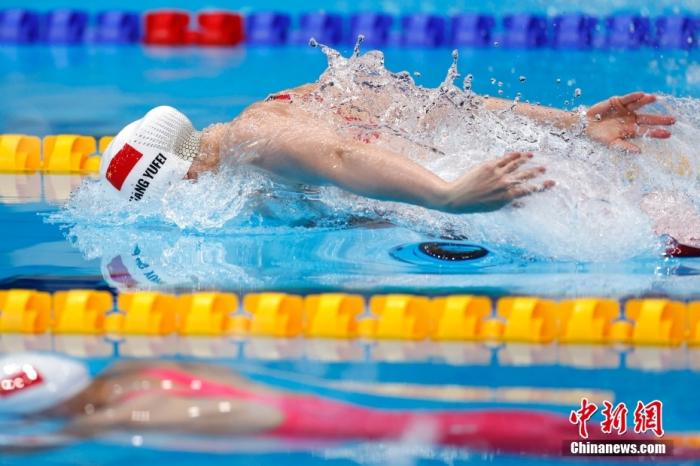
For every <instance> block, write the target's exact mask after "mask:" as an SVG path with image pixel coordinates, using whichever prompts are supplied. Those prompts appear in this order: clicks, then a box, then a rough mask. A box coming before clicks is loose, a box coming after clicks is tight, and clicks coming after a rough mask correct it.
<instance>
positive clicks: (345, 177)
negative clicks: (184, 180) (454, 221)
mask: <svg viewBox="0 0 700 466" xmlns="http://www.w3.org/2000/svg"><path fill="white" fill-rule="evenodd" d="M269 127H274V128H275V131H274V133H273V134H270V135H261V133H260V127H259V126H258V127H257V128H256V129H257V132H256V135H255V137H256V138H260V136H263V138H265V140H266V142H265V144H264V146H262V147H260V146H261V144H258V145H257V146H258V149H257V156H256V157H254V158H252V159H250V163H252V164H253V165H256V166H258V167H260V168H263V169H265V170H267V171H269V172H272V173H274V174H276V175H278V176H281V177H283V178H286V179H287V180H289V181H293V182H300V183H309V184H317V185H323V184H333V185H336V186H339V187H341V188H343V189H345V190H347V191H350V192H352V193H355V194H358V195H361V196H365V197H371V198H374V199H379V200H385V201H397V202H405V203H410V204H416V205H420V206H423V207H427V208H431V209H436V210H441V211H445V212H453V213H472V212H485V211H491V210H497V209H499V208H501V207H503V206H505V205H506V204H508V203H509V202H510V201H512V200H513V199H515V198H519V197H522V196H526V195H528V194H531V193H533V192H536V191H540V190H542V189H547V188H549V187H551V186H553V184H554V183H553V182H545V183H544V184H530V183H529V182H528V181H529V180H531V179H532V178H534V177H536V176H538V175H540V174H542V173H543V172H544V168H542V167H535V168H530V169H527V170H522V171H520V170H519V168H520V166H521V165H523V164H524V163H525V162H527V161H528V160H529V159H530V158H531V157H532V154H527V153H512V154H507V155H506V156H504V157H502V158H500V159H497V160H494V161H490V162H487V163H484V164H481V165H478V166H477V167H475V168H473V169H472V170H469V171H468V172H467V173H465V174H464V175H462V176H461V177H459V178H457V179H456V180H455V181H452V182H448V181H445V180H443V179H442V178H440V177H439V176H437V175H436V174H434V173H433V172H431V171H429V170H427V169H425V168H423V167H422V166H420V165H418V164H417V163H415V162H413V161H411V160H409V159H408V158H407V157H403V156H401V155H399V154H396V153H393V152H391V151H387V150H385V149H382V148H380V147H377V146H375V145H371V144H363V143H359V142H356V141H354V140H349V139H344V138H342V137H340V136H339V135H338V134H337V133H336V132H335V131H333V130H332V128H328V127H323V126H321V125H310V124H308V123H306V124H304V123H301V122H296V121H288V122H286V123H282V124H280V122H279V121H277V122H274V123H272V124H270V125H269ZM310 127H313V130H310V129H309V128H310Z"/></svg>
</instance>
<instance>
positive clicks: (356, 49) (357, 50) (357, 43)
mask: <svg viewBox="0 0 700 466" xmlns="http://www.w3.org/2000/svg"><path fill="white" fill-rule="evenodd" d="M364 40H365V35H364V34H359V35H358V36H357V40H356V41H355V47H353V49H352V56H353V58H357V57H359V56H360V46H361V45H362V42H363V41H364Z"/></svg>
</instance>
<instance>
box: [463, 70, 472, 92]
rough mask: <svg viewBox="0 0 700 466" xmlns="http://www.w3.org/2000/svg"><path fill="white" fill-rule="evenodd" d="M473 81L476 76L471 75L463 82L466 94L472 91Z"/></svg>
mask: <svg viewBox="0 0 700 466" xmlns="http://www.w3.org/2000/svg"><path fill="white" fill-rule="evenodd" d="M472 81H474V76H473V75H472V74H471V73H469V74H468V75H466V76H465V77H464V81H463V82H462V89H464V92H468V91H471V89H472Z"/></svg>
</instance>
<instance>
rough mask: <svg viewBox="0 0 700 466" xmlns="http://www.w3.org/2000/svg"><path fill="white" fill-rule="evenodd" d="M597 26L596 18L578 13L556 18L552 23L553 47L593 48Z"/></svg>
mask: <svg viewBox="0 0 700 466" xmlns="http://www.w3.org/2000/svg"><path fill="white" fill-rule="evenodd" d="M597 24H598V20H597V19H596V18H594V17H592V16H588V15H582V14H576V13H574V14H568V15H560V16H556V17H554V20H553V21H552V47H554V48H561V49H587V48H590V47H592V46H593V36H594V34H595V28H596V25H597Z"/></svg>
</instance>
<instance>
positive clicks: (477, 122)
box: [52, 37, 700, 261]
mask: <svg viewBox="0 0 700 466" xmlns="http://www.w3.org/2000/svg"><path fill="white" fill-rule="evenodd" d="M361 43H362V37H359V38H358V41H357V43H356V45H355V48H354V50H353V53H352V55H351V56H350V57H348V58H346V57H343V56H342V55H341V54H340V53H339V52H338V51H336V50H334V49H332V48H330V47H327V46H324V45H322V44H318V43H316V42H315V41H313V43H312V44H311V45H317V46H318V47H319V48H320V50H321V51H322V52H323V53H324V54H325V55H326V57H327V59H328V66H327V68H326V70H325V71H324V72H323V73H322V74H321V76H320V78H319V81H318V84H319V86H318V87H317V88H316V90H314V91H312V92H311V94H310V97H311V98H307V99H301V101H299V102H298V103H297V102H295V104H298V105H300V106H301V107H302V108H303V110H305V111H306V112H308V113H310V114H312V115H315V116H316V117H318V118H319V121H322V122H324V123H327V124H330V125H333V126H334V127H335V129H336V130H337V131H338V132H340V133H342V134H344V135H345V136H347V137H349V138H354V139H358V140H363V141H370V142H372V143H374V144H377V145H379V146H382V147H384V148H386V149H387V150H391V151H394V152H398V153H401V154H403V155H404V156H406V157H408V158H410V159H412V160H414V161H416V162H417V163H419V164H421V165H423V166H424V167H426V168H427V169H430V170H432V171H434V172H435V173H437V174H439V175H440V176H441V177H443V178H445V179H447V180H452V179H455V178H457V177H458V176H460V175H461V174H463V173H465V172H466V171H467V170H469V169H470V168H472V167H474V166H475V165H476V164H478V163H481V162H484V161H486V160H490V159H493V158H496V157H499V156H501V155H502V154H503V153H505V152H508V151H515V150H518V151H532V152H534V153H535V154H536V159H535V162H536V163H538V164H544V165H546V166H547V169H548V177H549V178H553V179H555V180H556V181H557V183H558V184H557V187H556V188H555V189H554V190H552V191H550V192H548V193H545V194H538V195H535V196H531V197H529V198H527V199H526V200H525V201H524V202H523V206H522V207H521V208H507V209H503V210H501V211H499V212H495V213H489V214H476V215H449V214H444V213H440V212H435V211H429V210H426V209H423V208H420V207H415V206H410V205H406V204H400V203H390V202H380V201H376V200H372V199H367V198H362V197H359V196H354V195H352V194H349V193H347V192H345V191H342V190H340V189H337V188H333V187H323V188H314V187H289V186H284V185H280V184H279V183H277V182H275V181H273V180H271V179H270V178H269V177H267V176H265V175H264V174H263V173H261V172H259V171H256V170H253V169H250V168H246V167H240V166H239V167H228V168H225V169H224V170H222V171H220V172H219V173H216V174H208V175H203V176H202V177H200V179H199V180H198V181H197V182H196V183H193V182H189V181H182V182H180V183H177V184H175V185H174V186H173V187H171V189H170V190H169V191H168V193H167V194H166V195H165V196H164V197H163V199H158V200H156V201H154V202H152V203H151V204H145V205H144V204H139V205H138V209H137V208H136V207H135V206H133V205H128V203H125V202H122V201H120V200H117V199H115V197H114V196H113V195H112V194H111V193H109V192H107V191H108V190H105V189H103V188H102V186H101V185H100V184H98V183H95V182H90V181H88V182H86V183H85V184H84V185H83V186H82V187H81V188H80V189H79V190H78V191H77V192H76V193H75V195H74V196H73V198H72V199H71V201H70V202H69V203H68V204H67V205H66V207H65V208H64V209H63V210H62V211H61V212H59V213H57V214H55V215H54V216H53V217H52V219H53V220H54V221H58V222H63V223H68V224H80V223H93V224H94V223H97V224H104V225H108V226H109V225H111V226H120V225H133V224H147V225H151V226H152V225H157V224H165V225H176V226H177V227H179V228H181V229H192V230H197V231H200V232H204V233H206V234H208V235H209V234H220V232H221V231H222V229H226V228H231V227H236V228H240V227H246V228H263V229H264V228H269V227H270V225H271V224H272V225H278V224H288V225H305V226H318V225H321V226H324V225H325V226H328V225H343V224H345V223H347V222H350V221H351V219H353V218H355V217H357V216H362V217H369V218H381V219H386V220H389V221H390V222H392V223H395V224H397V225H400V226H405V227H408V228H411V229H413V230H415V231H419V232H422V233H430V234H436V235H446V236H449V235H457V236H460V237H462V236H467V237H469V238H470V239H471V240H472V241H476V242H478V241H483V242H487V243H490V244H492V245H493V244H495V245H498V244H503V245H511V246H514V247H516V248H520V249H522V250H525V251H528V252H529V253H531V254H533V255H536V256H540V257H548V258H553V259H575V260H585V261H610V260H616V259H617V260H620V259H624V258H629V257H634V256H638V255H653V254H657V253H658V251H659V240H658V235H657V234H656V233H655V232H654V228H653V227H654V225H653V222H652V221H651V220H650V218H649V215H648V213H649V212H653V211H654V210H655V209H656V211H660V212H663V211H664V210H665V209H666V210H668V209H673V211H674V212H678V214H677V218H675V219H674V222H672V223H675V226H674V227H675V228H677V229H679V226H681V227H682V226H683V225H695V224H697V221H696V220H695V216H696V215H697V214H696V212H697V205H696V204H695V203H696V202H697V199H700V195H699V194H700V192H699V190H700V188H699V186H698V185H699V184H698V175H699V174H700V166H699V161H700V157H698V156H697V149H696V148H695V146H696V143H695V141H697V140H698V139H700V117H698V115H700V101H698V100H695V99H689V98H685V99H681V98H674V97H668V96H667V97H664V98H663V100H662V102H661V103H659V104H658V105H656V107H657V110H659V111H667V112H669V113H672V114H674V115H676V116H677V118H678V123H677V125H676V126H675V128H674V137H673V138H672V139H670V140H667V141H658V140H650V139H643V140H641V141H640V144H641V146H642V148H643V149H644V153H643V154H642V155H640V156H631V155H625V154H621V153H618V152H616V151H613V150H609V149H607V148H604V147H602V146H600V145H598V144H595V143H592V142H591V141H589V140H587V139H586V138H584V137H581V136H577V135H576V134H574V133H572V132H568V131H563V130H561V129H557V128H554V127H548V126H543V125H540V124H537V123H534V122H533V121H531V120H528V119H527V118H524V117H522V116H520V115H518V114H516V113H514V112H513V109H514V108H515V106H516V105H519V103H518V102H519V101H520V96H518V98H517V99H516V101H514V102H513V104H512V105H511V106H510V107H507V108H506V110H504V111H500V112H493V111H490V110H488V109H487V108H486V107H485V105H484V100H483V99H482V98H481V97H479V96H477V95H476V94H474V93H473V91H472V79H473V77H472V76H471V75H467V76H466V77H465V78H464V80H463V82H462V87H461V88H460V87H457V86H455V80H456V79H457V78H458V77H459V76H460V73H459V69H458V58H459V57H458V55H457V53H456V51H455V52H453V55H452V63H451V64H450V66H449V68H448V70H447V73H446V76H445V79H444V80H443V82H442V83H441V84H440V85H439V86H438V87H436V88H426V87H422V86H419V85H417V84H416V83H415V81H414V80H413V78H412V76H411V73H409V72H398V73H394V72H391V71H389V70H387V69H386V68H385V66H384V56H383V54H382V53H381V52H378V51H369V52H367V53H364V54H362V53H361V51H360V45H361ZM521 81H522V79H521ZM556 82H557V83H559V82H560V79H559V78H557V79H556ZM494 84H497V82H495V80H494ZM575 93H578V92H575ZM576 97H578V96H576ZM223 150H224V151H226V150H228V151H231V152H233V151H235V150H239V148H237V147H228V148H224V149H223ZM222 155H226V154H222ZM228 155H230V154H228ZM650 193H665V194H664V195H663V196H660V197H657V198H655V199H661V200H662V201H659V202H662V203H661V204H659V205H656V206H652V207H651V208H650V207H649V206H644V205H643V204H644V202H643V201H645V200H646V199H648V196H649V195H650ZM107 199H109V202H106V200H107ZM678 205H684V206H685V207H686V208H684V209H678V208H676V207H677V206H678ZM270 219H273V220H270ZM693 222H695V223H693ZM693 228H695V226H693ZM686 230H687V231H682V229H681V231H677V232H672V233H673V234H675V235H676V236H680V237H681V238H683V236H684V235H685V236H687V237H689V236H692V233H694V232H693V231H689V230H688V229H687V228H686ZM698 231H700V228H698Z"/></svg>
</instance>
